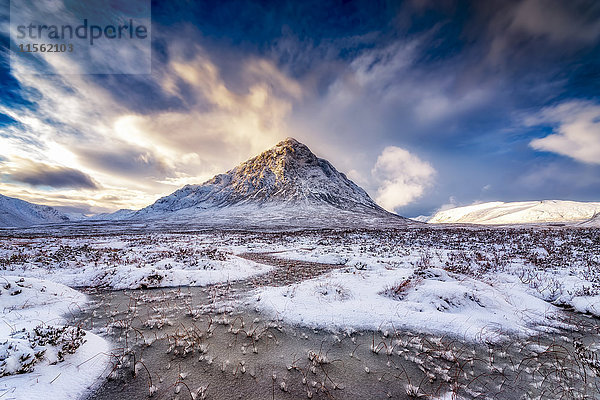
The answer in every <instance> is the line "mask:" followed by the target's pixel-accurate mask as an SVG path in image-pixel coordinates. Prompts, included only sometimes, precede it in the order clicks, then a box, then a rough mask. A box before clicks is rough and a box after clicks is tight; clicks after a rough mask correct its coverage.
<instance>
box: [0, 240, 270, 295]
mask: <svg viewBox="0 0 600 400" xmlns="http://www.w3.org/2000/svg"><path fill="white" fill-rule="evenodd" d="M214 239H215V238H213V239H212V240H214ZM216 244H218V242H217V243H213V242H212V241H209V242H204V243H203V242H202V241H201V238H200V239H199V238H198V237H188V236H186V235H179V236H174V235H157V236H156V237H152V236H149V237H144V238H142V239H140V238H136V237H128V236H124V237H121V238H118V239H110V238H102V237H100V238H87V239H69V238H56V239H51V238H43V239H31V240H30V239H28V240H20V239H19V240H17V239H15V240H14V241H11V242H9V243H5V246H3V247H0V259H1V258H3V257H4V259H5V260H10V259H11V257H12V259H13V260H15V262H8V261H6V262H7V263H9V265H8V266H7V267H5V270H1V269H0V275H2V274H11V275H18V276H27V277H36V278H44V279H49V280H52V281H54V282H58V283H61V284H64V285H67V286H70V287H104V288H111V289H135V288H152V287H171V286H204V285H208V284H214V283H220V282H228V281H235V280H240V279H245V278H248V277H250V276H253V275H256V274H262V273H265V272H267V271H269V270H270V268H271V267H269V266H265V265H262V264H257V263H254V262H252V261H249V260H246V259H243V258H240V257H237V256H235V255H233V254H231V253H230V252H226V251H223V250H217V248H216V247H215V245H216ZM18 260H22V262H18Z"/></svg>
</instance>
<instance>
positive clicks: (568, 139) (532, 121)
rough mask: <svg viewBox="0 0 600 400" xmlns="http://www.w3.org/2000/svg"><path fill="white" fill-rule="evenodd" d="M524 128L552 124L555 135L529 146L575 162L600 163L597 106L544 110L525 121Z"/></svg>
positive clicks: (565, 105)
mask: <svg viewBox="0 0 600 400" xmlns="http://www.w3.org/2000/svg"><path fill="white" fill-rule="evenodd" d="M526 123H527V125H530V126H532V125H543V124H546V125H548V124H549V125H552V126H554V127H555V128H554V133H552V134H550V135H548V136H546V137H543V138H539V139H534V140H532V141H531V143H530V146H531V147H532V148H534V149H536V150H540V151H550V152H553V153H557V154H561V155H564V156H567V157H571V158H573V159H575V160H577V161H581V162H584V163H590V164H600V105H597V104H594V103H591V102H567V103H563V104H560V105H558V106H554V107H550V108H546V109H544V110H542V111H541V112H540V113H538V114H537V115H535V116H533V117H530V118H528V119H527V120H526Z"/></svg>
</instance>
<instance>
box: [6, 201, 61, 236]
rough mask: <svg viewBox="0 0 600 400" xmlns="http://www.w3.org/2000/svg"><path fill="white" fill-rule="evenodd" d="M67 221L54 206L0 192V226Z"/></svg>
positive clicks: (16, 226)
mask: <svg viewBox="0 0 600 400" xmlns="http://www.w3.org/2000/svg"><path fill="white" fill-rule="evenodd" d="M68 221H69V217H68V216H67V215H65V214H63V213H61V212H60V211H58V210H57V209H55V208H52V207H49V206H42V205H39V204H33V203H29V202H27V201H24V200H20V199H15V198H13V197H8V196H3V195H1V194H0V227H11V228H12V227H15V228H18V227H26V226H32V225H41V224H51V223H59V222H68Z"/></svg>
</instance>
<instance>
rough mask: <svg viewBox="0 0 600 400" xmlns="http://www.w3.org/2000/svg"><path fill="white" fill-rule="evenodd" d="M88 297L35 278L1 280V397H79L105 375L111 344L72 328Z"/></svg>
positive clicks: (4, 277)
mask: <svg viewBox="0 0 600 400" xmlns="http://www.w3.org/2000/svg"><path fill="white" fill-rule="evenodd" d="M85 303H86V296H85V295H83V294H82V293H80V292H78V291H76V290H73V289H71V288H68V287H66V286H64V285H61V284H57V283H53V282H50V281H46V280H40V279H35V278H23V277H15V276H10V275H5V276H2V277H0V305H1V312H2V322H3V323H2V324H0V398H2V399H33V398H37V397H38V396H39V395H40V393H44V396H48V398H52V399H56V400H59V399H73V398H79V397H81V396H82V395H83V393H85V392H86V391H87V390H89V389H90V388H91V387H92V386H93V385H94V384H95V382H96V381H97V380H98V378H99V377H100V376H102V374H103V373H104V372H105V370H106V368H107V366H108V362H109V356H108V352H109V350H110V345H109V343H108V342H107V341H106V340H104V339H102V338H101V337H99V336H97V335H95V334H93V333H92V332H86V331H82V330H81V329H79V328H78V327H74V326H68V325H66V324H67V320H66V318H65V317H67V316H69V315H71V314H72V313H75V312H77V311H78V310H80V309H81V308H82V307H85Z"/></svg>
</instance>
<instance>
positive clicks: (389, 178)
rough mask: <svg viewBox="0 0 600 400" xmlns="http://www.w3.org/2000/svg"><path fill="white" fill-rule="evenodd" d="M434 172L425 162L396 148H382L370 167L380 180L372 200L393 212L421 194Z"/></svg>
mask: <svg viewBox="0 0 600 400" xmlns="http://www.w3.org/2000/svg"><path fill="white" fill-rule="evenodd" d="M435 174H436V171H435V169H434V168H433V167H432V166H431V164H429V163H428V162H426V161H423V160H421V159H419V158H418V157H417V156H415V155H413V154H410V153H409V152H408V151H406V150H404V149H401V148H400V147H395V146H389V147H386V148H385V149H384V150H383V152H382V153H381V155H380V156H379V157H378V158H377V162H376V163H375V167H373V170H372V175H373V177H374V178H375V179H376V180H377V181H378V182H380V187H379V189H378V190H377V195H376V197H375V200H376V201H377V203H378V204H379V205H381V206H382V207H384V208H385V209H387V210H390V211H394V210H395V209H397V208H399V207H402V206H405V205H407V204H410V203H411V202H413V201H415V200H416V199H418V198H419V197H421V196H422V195H423V194H424V192H425V189H427V188H428V187H430V186H431V185H432V184H433V179H434V177H435Z"/></svg>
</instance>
